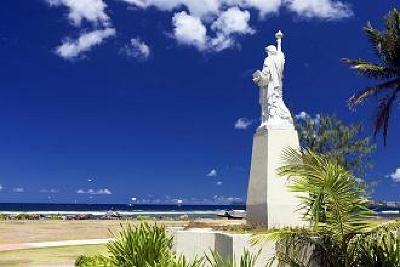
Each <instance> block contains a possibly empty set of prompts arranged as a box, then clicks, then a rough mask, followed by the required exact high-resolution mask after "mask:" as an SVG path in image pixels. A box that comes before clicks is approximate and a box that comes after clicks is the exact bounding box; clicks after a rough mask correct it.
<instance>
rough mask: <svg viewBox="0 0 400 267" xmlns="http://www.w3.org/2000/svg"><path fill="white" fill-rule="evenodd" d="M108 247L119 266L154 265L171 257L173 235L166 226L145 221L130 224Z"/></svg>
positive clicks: (113, 259) (112, 258)
mask: <svg viewBox="0 0 400 267" xmlns="http://www.w3.org/2000/svg"><path fill="white" fill-rule="evenodd" d="M107 248H108V250H109V252H110V254H111V256H110V258H111V260H112V261H113V262H114V263H115V265H117V266H138V267H140V266H154V265H155V264H157V263H159V262H161V261H162V260H164V259H169V258H171V253H172V252H171V248H172V237H171V236H168V234H167V232H166V230H165V226H157V225H156V226H150V225H149V224H147V223H143V224H141V225H140V226H138V227H137V228H134V227H132V226H131V225H130V224H128V225H127V226H126V227H124V228H122V231H120V232H119V234H118V235H116V236H115V240H114V241H112V242H110V243H109V244H108V245H107Z"/></svg>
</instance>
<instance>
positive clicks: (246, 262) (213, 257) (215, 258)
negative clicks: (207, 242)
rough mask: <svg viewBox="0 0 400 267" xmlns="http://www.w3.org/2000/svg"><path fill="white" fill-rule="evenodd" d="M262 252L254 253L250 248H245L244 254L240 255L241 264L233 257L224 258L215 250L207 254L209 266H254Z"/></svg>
mask: <svg viewBox="0 0 400 267" xmlns="http://www.w3.org/2000/svg"><path fill="white" fill-rule="evenodd" d="M260 254H261V250H259V251H258V253H257V254H252V253H251V252H250V251H248V250H246V249H245V250H244V252H243V255H242V256H241V257H240V261H239V266H237V265H236V263H235V262H234V261H233V259H231V258H229V259H224V258H222V257H221V255H219V254H218V253H217V252H215V251H211V252H210V255H207V254H206V255H205V259H206V262H207V263H208V266H211V267H236V266H237V267H254V266H256V262H257V259H258V257H259V256H260Z"/></svg>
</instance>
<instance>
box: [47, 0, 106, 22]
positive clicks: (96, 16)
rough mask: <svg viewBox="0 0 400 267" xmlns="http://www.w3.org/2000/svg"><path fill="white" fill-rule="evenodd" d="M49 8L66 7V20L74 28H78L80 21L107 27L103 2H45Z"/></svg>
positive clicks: (85, 0)
mask: <svg viewBox="0 0 400 267" xmlns="http://www.w3.org/2000/svg"><path fill="white" fill-rule="evenodd" d="M47 2H48V3H49V4H50V6H61V5H63V6H66V7H67V8H68V9H69V13H68V18H69V19H70V21H71V22H72V24H73V25H75V26H80V25H81V23H82V20H86V21H88V22H91V23H94V24H102V25H108V24H109V21H110V18H109V16H108V15H107V14H106V11H105V9H106V8H107V5H106V4H105V3H104V1H103V0H47Z"/></svg>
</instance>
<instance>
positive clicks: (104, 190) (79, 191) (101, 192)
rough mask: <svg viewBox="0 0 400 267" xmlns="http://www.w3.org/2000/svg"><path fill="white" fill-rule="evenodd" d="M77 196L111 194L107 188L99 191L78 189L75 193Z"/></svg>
mask: <svg viewBox="0 0 400 267" xmlns="http://www.w3.org/2000/svg"><path fill="white" fill-rule="evenodd" d="M76 193H77V194H89V195H111V194H112V192H111V190H110V189H108V188H100V189H92V188H90V189H88V190H85V189H78V190H77V191H76Z"/></svg>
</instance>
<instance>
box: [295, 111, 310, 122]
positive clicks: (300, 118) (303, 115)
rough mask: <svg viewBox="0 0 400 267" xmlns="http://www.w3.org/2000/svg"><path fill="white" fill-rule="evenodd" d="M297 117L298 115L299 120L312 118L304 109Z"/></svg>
mask: <svg viewBox="0 0 400 267" xmlns="http://www.w3.org/2000/svg"><path fill="white" fill-rule="evenodd" d="M295 117H296V119H298V120H306V119H308V118H310V115H308V113H307V112H304V111H302V112H300V113H299V114H296V116H295Z"/></svg>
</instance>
